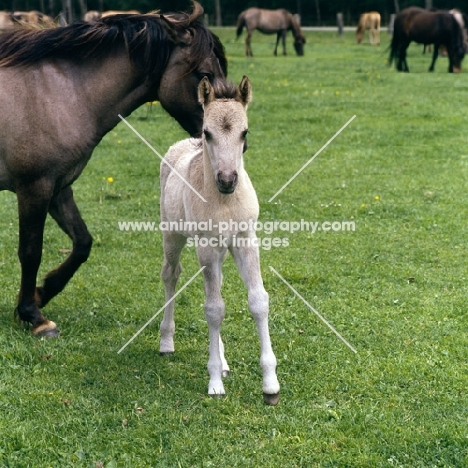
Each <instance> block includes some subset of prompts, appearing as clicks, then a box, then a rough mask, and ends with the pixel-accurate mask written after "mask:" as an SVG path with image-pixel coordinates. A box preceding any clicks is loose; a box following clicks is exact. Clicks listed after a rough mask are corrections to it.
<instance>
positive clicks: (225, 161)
mask: <svg viewBox="0 0 468 468" xmlns="http://www.w3.org/2000/svg"><path fill="white" fill-rule="evenodd" d="M251 99H252V86H251V84H250V81H249V79H248V78H247V77H246V76H244V77H243V78H242V81H241V82H240V84H239V86H238V87H237V88H236V87H235V86H232V85H228V86H226V87H225V88H224V89H223V91H222V96H219V95H216V93H215V90H214V88H213V86H211V83H210V82H209V80H208V78H206V77H205V78H203V80H202V81H201V82H200V84H199V86H198V100H199V102H200V104H201V105H202V106H203V110H204V118H203V135H202V139H203V147H204V152H205V154H207V155H208V157H209V160H210V163H211V167H212V169H213V176H214V179H215V182H216V185H217V187H218V190H219V191H220V192H221V193H224V194H229V193H232V192H234V190H235V189H236V186H237V182H238V176H239V173H240V171H241V170H242V169H243V159H242V153H243V152H244V147H245V145H246V136H247V132H248V125H247V106H248V104H249V102H250V101H251Z"/></svg>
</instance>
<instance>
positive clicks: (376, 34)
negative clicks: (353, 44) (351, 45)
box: [356, 11, 380, 45]
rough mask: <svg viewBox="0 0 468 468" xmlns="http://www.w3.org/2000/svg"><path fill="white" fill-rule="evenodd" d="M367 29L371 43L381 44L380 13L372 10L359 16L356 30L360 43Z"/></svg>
mask: <svg viewBox="0 0 468 468" xmlns="http://www.w3.org/2000/svg"><path fill="white" fill-rule="evenodd" d="M366 29H368V30H369V41H370V43H371V45H380V13H379V12H377V11H370V12H368V13H363V14H362V15H361V16H360V18H359V23H358V27H357V30H356V40H357V43H358V44H361V43H362V40H363V39H364V34H365V32H366Z"/></svg>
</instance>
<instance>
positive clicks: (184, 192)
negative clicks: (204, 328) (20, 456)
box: [159, 76, 280, 405]
mask: <svg viewBox="0 0 468 468" xmlns="http://www.w3.org/2000/svg"><path fill="white" fill-rule="evenodd" d="M198 94H199V100H200V102H201V103H202V104H203V108H204V110H205V117H204V122H203V136H202V139H201V140H193V139H189V140H183V141H181V142H179V143H176V144H175V145H173V146H171V148H170V149H169V151H168V152H167V154H166V156H165V158H164V160H163V161H162V163H161V171H160V174H161V221H162V222H163V223H167V224H168V226H171V225H172V226H173V225H174V224H175V225H176V226H178V227H175V229H173V230H164V231H163V246H164V264H163V269H162V278H163V281H164V286H165V294H166V301H167V302H166V303H167V306H166V310H165V312H164V318H163V320H162V322H161V343H160V348H159V349H160V352H161V354H168V353H173V352H174V339H173V338H174V330H175V323H174V301H171V299H172V298H173V297H174V293H175V288H176V284H177V280H178V279H179V276H180V272H181V270H182V268H181V266H180V263H179V261H180V254H181V251H182V249H183V247H184V245H185V244H186V242H187V238H188V237H191V241H194V240H196V239H198V242H197V244H196V249H197V256H198V261H199V263H200V265H201V266H202V267H204V270H203V275H204V279H205V296H206V300H205V316H206V320H207V322H208V327H209V337H210V345H209V354H210V356H209V360H208V371H209V374H210V382H209V384H208V394H210V395H212V396H217V395H218V396H219V395H224V393H225V392H224V386H223V381H222V377H224V376H226V375H228V373H229V366H228V364H227V362H226V359H225V357H224V346H223V342H222V340H221V335H220V329H221V324H222V321H223V318H224V314H225V306H224V302H223V299H222V297H221V292H220V290H221V283H222V277H223V274H222V265H223V262H224V259H225V257H226V255H227V252H228V251H229V252H230V253H231V255H232V256H233V258H234V261H235V263H236V265H237V268H238V269H239V272H240V274H241V277H242V279H243V281H244V283H245V285H246V287H247V293H248V304H249V308H250V311H251V313H252V315H253V318H254V319H255V322H256V325H257V331H258V334H259V337H260V353H261V355H260V364H261V367H262V371H263V395H264V399H265V402H266V403H267V404H269V405H276V404H277V403H278V400H279V390H280V386H279V383H278V379H277V377H276V358H275V355H274V353H273V350H272V347H271V341H270V333H269V331H268V294H267V292H266V291H265V288H264V287H263V281H262V276H261V272H260V260H259V243H258V239H257V236H256V233H255V229H253V228H252V226H254V225H255V224H256V222H257V219H258V213H259V205H258V200H257V195H256V193H255V189H254V188H253V186H252V182H251V181H250V178H249V176H248V174H247V172H246V171H245V169H244V162H243V157H242V153H243V150H244V145H245V138H246V135H247V131H248V126H247V115H246V110H247V105H248V104H249V102H250V100H251V94H252V91H251V85H250V82H249V80H248V78H247V77H246V76H244V78H243V79H242V81H241V83H240V85H239V86H238V87H237V88H235V87H232V89H230V88H229V87H226V89H225V90H224V91H223V94H222V95H215V91H214V89H213V87H212V86H211V84H210V82H209V81H208V79H207V78H203V80H202V81H201V82H200V85H199V88H198ZM192 189H194V191H193V190H192ZM209 220H210V221H212V224H213V226H216V228H213V227H209V226H208V225H209V224H211V223H209V222H208V221H209ZM182 221H183V222H182ZM244 224H245V225H246V226H247V227H244V228H242V226H243V225H244ZM189 226H195V227H194V228H193V229H192V228H189ZM221 226H224V227H225V229H224V228H222V227H221ZM248 226H250V227H248ZM192 245H193V243H192Z"/></svg>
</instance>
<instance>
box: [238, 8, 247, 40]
mask: <svg viewBox="0 0 468 468" xmlns="http://www.w3.org/2000/svg"><path fill="white" fill-rule="evenodd" d="M244 26H245V19H244V13H241V14H240V15H239V17H238V18H237V30H236V40H237V39H239V37H240V35H241V34H242V31H243V30H244Z"/></svg>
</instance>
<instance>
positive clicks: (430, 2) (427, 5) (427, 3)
mask: <svg viewBox="0 0 468 468" xmlns="http://www.w3.org/2000/svg"><path fill="white" fill-rule="evenodd" d="M432 7H433V5H432V0H426V10H431V9H432Z"/></svg>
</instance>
